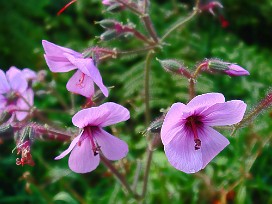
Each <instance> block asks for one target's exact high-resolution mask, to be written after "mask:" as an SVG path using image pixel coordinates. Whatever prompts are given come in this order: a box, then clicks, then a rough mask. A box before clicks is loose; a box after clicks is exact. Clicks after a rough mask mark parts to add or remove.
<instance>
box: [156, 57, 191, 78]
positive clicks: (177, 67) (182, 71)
mask: <svg viewBox="0 0 272 204" xmlns="http://www.w3.org/2000/svg"><path fill="white" fill-rule="evenodd" d="M157 60H158V61H159V63H160V64H161V66H162V67H163V68H164V70H165V71H167V72H171V73H173V74H178V75H183V76H185V77H186V78H188V79H189V78H191V74H190V72H189V71H187V69H186V68H185V67H184V65H183V64H182V63H180V62H179V61H177V60H173V59H167V60H159V59H157Z"/></svg>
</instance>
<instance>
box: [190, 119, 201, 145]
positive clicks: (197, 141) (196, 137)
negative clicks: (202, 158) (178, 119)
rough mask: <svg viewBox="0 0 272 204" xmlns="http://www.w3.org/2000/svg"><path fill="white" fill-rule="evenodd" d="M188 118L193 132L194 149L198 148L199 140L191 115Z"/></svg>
mask: <svg viewBox="0 0 272 204" xmlns="http://www.w3.org/2000/svg"><path fill="white" fill-rule="evenodd" d="M189 120H190V124H191V128H192V131H193V134H194V141H195V150H199V149H200V147H201V140H200V139H199V137H198V134H197V129H196V124H195V121H194V119H193V117H190V118H189Z"/></svg>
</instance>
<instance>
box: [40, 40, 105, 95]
mask: <svg viewBox="0 0 272 204" xmlns="http://www.w3.org/2000/svg"><path fill="white" fill-rule="evenodd" d="M42 44H43V48H44V50H45V55H44V57H45V60H46V63H47V65H48V67H49V69H50V70H51V71H52V72H69V71H71V70H75V69H78V70H77V71H76V73H75V74H74V75H73V76H72V77H71V78H70V80H69V81H68V83H67V85H66V88H67V90H68V91H70V92H73V93H77V94H80V95H82V96H85V97H87V98H90V97H91V96H92V95H93V94H94V83H96V85H97V86H98V87H99V88H100V89H101V91H102V93H103V94H104V95H105V96H106V97H108V95H109V92H108V89H107V88H106V87H105V85H104V84H103V81H102V77H101V75H100V73H99V70H98V69H97V67H96V66H95V65H94V61H93V60H92V59H91V58H84V56H83V55H82V54H81V53H79V52H76V51H74V50H71V49H69V48H65V47H61V46H58V45H55V44H53V43H51V42H48V41H46V40H43V41H42Z"/></svg>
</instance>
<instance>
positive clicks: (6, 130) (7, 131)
mask: <svg viewBox="0 0 272 204" xmlns="http://www.w3.org/2000/svg"><path fill="white" fill-rule="evenodd" d="M13 134H14V129H13V127H12V126H11V125H10V124H8V125H1V126H0V136H1V137H2V136H4V137H5V138H9V137H11V136H13Z"/></svg>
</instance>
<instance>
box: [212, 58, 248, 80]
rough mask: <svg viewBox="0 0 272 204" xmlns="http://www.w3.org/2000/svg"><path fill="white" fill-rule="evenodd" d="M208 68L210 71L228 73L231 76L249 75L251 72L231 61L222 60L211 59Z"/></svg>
mask: <svg viewBox="0 0 272 204" xmlns="http://www.w3.org/2000/svg"><path fill="white" fill-rule="evenodd" d="M207 68H208V70H210V71H216V72H220V73H224V74H227V75H229V76H245V75H249V72H248V71H247V70H245V69H244V68H242V67H241V66H239V65H237V64H234V63H229V62H223V61H220V60H210V61H208V67H207Z"/></svg>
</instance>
